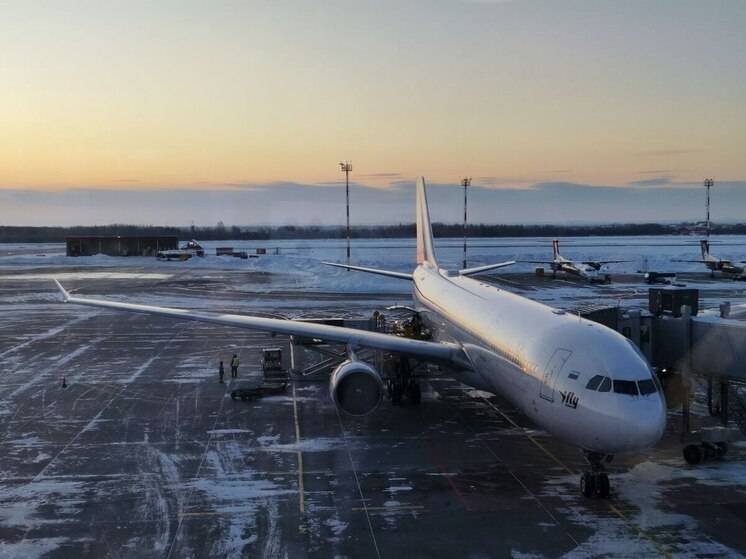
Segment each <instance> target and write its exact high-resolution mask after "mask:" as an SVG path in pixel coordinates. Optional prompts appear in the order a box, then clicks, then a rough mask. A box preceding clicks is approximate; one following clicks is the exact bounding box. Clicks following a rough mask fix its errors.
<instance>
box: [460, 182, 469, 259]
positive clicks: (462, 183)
mask: <svg viewBox="0 0 746 559" xmlns="http://www.w3.org/2000/svg"><path fill="white" fill-rule="evenodd" d="M461 185H462V186H463V187H464V265H463V266H462V267H463V268H464V269H466V223H467V222H466V208H467V205H466V190H467V189H468V188H469V186H470V185H471V177H464V178H463V179H461Z"/></svg>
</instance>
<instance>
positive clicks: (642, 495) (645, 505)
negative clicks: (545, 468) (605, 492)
mask: <svg viewBox="0 0 746 559" xmlns="http://www.w3.org/2000/svg"><path fill="white" fill-rule="evenodd" d="M745 474H746V466H744V465H743V464H739V463H727V462H724V463H717V464H712V465H709V466H707V465H706V466H703V467H698V468H691V469H689V468H682V467H681V464H680V463H679V462H674V461H670V462H666V461H661V462H657V463H656V462H642V463H640V464H638V465H636V466H635V467H634V468H632V469H631V470H629V471H627V472H623V473H620V474H615V475H614V493H615V496H614V501H615V502H616V503H617V504H616V506H617V507H618V508H619V507H621V508H622V509H626V508H627V507H625V506H624V505H623V503H629V504H630V505H632V506H633V507H634V508H635V509H637V512H635V511H634V510H632V511H630V510H626V511H625V513H624V514H625V515H626V516H627V517H628V518H629V519H630V520H631V521H632V522H633V523H634V525H636V526H638V527H639V528H640V529H641V530H642V534H641V537H638V536H636V535H634V534H633V532H631V531H630V528H629V525H628V524H627V521H626V520H625V519H624V518H622V517H621V516H619V515H616V514H610V512H609V511H607V510H603V509H598V510H597V512H596V513H595V514H594V513H593V511H592V510H589V508H588V507H586V506H583V505H584V503H583V502H582V501H580V502H579V499H582V497H579V496H578V490H577V484H578V479H577V476H576V475H567V476H558V477H553V478H548V479H547V481H546V484H545V488H544V492H543V496H546V497H559V498H560V499H561V500H562V501H563V502H564V503H565V506H564V507H560V508H559V509H558V510H559V511H560V512H562V513H563V514H566V515H567V517H568V518H569V519H570V520H571V521H572V522H573V523H574V524H576V525H579V526H584V527H587V528H588V529H589V530H591V531H592V535H591V537H590V538H588V539H587V540H585V541H583V542H581V543H580V545H579V546H578V547H577V548H576V549H574V550H572V551H571V552H569V553H567V554H566V555H565V556H564V557H566V558H568V559H569V558H575V557H587V556H589V554H591V555H593V556H596V557H598V556H607V555H608V556H613V557H630V558H632V557H634V558H637V557H659V556H660V555H661V552H660V549H661V548H660V546H661V545H662V544H664V543H665V544H666V548H669V546H672V547H673V548H675V550H676V557H681V558H688V557H692V558H693V557H741V555H740V554H739V553H737V552H736V551H735V550H732V549H730V548H728V547H727V546H725V545H722V544H720V543H717V542H715V541H713V540H710V539H709V538H705V537H701V536H700V537H697V538H690V537H687V535H689V534H700V533H701V532H700V530H699V529H698V525H697V522H696V520H695V519H694V518H692V517H690V516H687V515H685V514H681V513H674V512H671V511H670V510H669V509H668V508H667V507H666V503H667V502H668V501H669V499H668V498H667V493H669V492H674V491H687V489H688V488H690V487H691V485H692V484H703V485H723V486H729V487H739V486H741V484H742V483H743V479H744V475H745ZM611 512H612V513H613V511H611Z"/></svg>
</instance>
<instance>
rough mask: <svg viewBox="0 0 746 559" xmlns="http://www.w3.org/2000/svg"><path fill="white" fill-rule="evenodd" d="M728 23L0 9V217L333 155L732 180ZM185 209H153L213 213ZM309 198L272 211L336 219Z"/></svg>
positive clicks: (620, 183) (426, 168)
mask: <svg viewBox="0 0 746 559" xmlns="http://www.w3.org/2000/svg"><path fill="white" fill-rule="evenodd" d="M744 29H746V2H743V1H742V0H733V1H716V0H712V1H700V0H693V1H687V0H672V1H651V0H645V1H640V2H636V1H631V0H625V1H614V2H611V1H603V0H588V1H559V0H551V1H538V0H513V1H509V0H507V1H499V0H498V1H489V0H473V1H466V0H462V1H459V0H423V1H406V2H402V1H396V2H386V1H380V0H378V1H375V2H356V1H338V2H335V1H326V0H325V1H323V2H321V1H305V2H294V1H273V2H269V1H267V2H259V1H252V2H217V1H210V2H208V1H204V2H188V1H179V2H166V1H160V2H138V1H134V0H130V1H128V2H109V1H102V0H97V1H91V2H72V1H69V2H68V1H54V2H27V1H23V2H2V3H0V78H2V79H1V81H0V84H2V85H1V86H0V145H1V146H2V149H0V190H5V191H6V192H5V193H0V201H1V202H2V206H0V224H3V223H30V222H31V221H33V220H35V218H32V217H31V216H28V215H23V213H22V212H26V211H34V208H37V209H38V211H39V212H40V214H39V215H44V216H47V215H49V216H50V217H49V220H52V221H54V220H55V219H56V222H57V223H94V222H98V223H101V222H102V221H103V222H106V221H109V220H113V221H122V222H132V223H138V222H150V221H152V220H153V219H157V218H158V215H157V214H153V213H152V212H150V213H148V212H146V211H144V210H141V209H138V207H137V204H135V203H133V204H132V205H130V206H127V205H120V206H117V207H110V205H111V204H113V203H115V202H116V200H119V199H120V198H117V197H112V195H110V196H109V197H108V198H107V194H106V192H101V191H111V190H117V191H131V190H148V191H153V192H155V193H158V196H161V195H162V194H163V191H164V190H169V189H175V190H174V195H177V193H181V192H183V191H184V190H193V191H197V192H196V193H195V196H196V198H195V199H197V198H199V196H200V195H202V196H203V197H204V196H207V195H208V194H214V195H215V196H216V198H215V200H225V201H226V203H228V201H229V200H230V199H231V198H230V196H231V195H230V192H229V191H233V190H239V191H241V192H242V193H245V192H251V191H252V190H255V189H257V188H258V189H260V190H262V191H264V190H266V189H269V190H270V192H271V189H272V188H273V187H275V186H276V187H277V192H279V191H280V190H282V189H283V185H287V184H292V185H307V186H308V187H309V188H308V190H307V192H308V194H309V196H313V192H316V191H317V190H318V188H319V187H321V186H324V185H329V184H334V183H335V182H336V181H339V180H340V178H341V173H340V172H339V167H338V162H339V161H340V160H342V159H349V160H351V161H352V163H353V166H354V171H353V179H354V181H355V184H356V185H357V187H358V188H360V189H365V190H367V189H366V188H365V187H373V188H388V189H394V190H396V189H397V188H400V187H401V185H402V184H404V183H407V181H413V179H414V177H415V176H416V175H419V174H423V175H425V176H427V177H428V179H429V180H430V181H431V182H434V183H442V184H455V183H457V182H458V179H459V178H460V177H461V176H463V175H470V176H472V177H474V184H475V185H481V186H484V187H486V188H495V189H500V190H503V189H528V190H531V189H534V190H535V189H536V188H537V187H536V185H539V186H541V185H542V184H546V183H552V184H554V183H563V184H571V185H584V186H588V187H593V186H597V187H618V188H624V189H626V190H630V191H632V190H634V189H644V188H649V187H655V188H656V189H658V190H660V191H664V193H665V190H666V189H672V190H674V189H681V188H687V185H689V186H690V187H692V188H693V187H694V185H698V184H701V180H702V178H704V177H706V176H711V175H712V176H714V177H715V179H716V181H718V182H724V183H729V184H731V186H732V185H738V184H741V183H743V181H744V180H746V153H745V151H746V150H744V148H745V147H746V32H744ZM285 188H286V186H285ZM326 188H332V187H331V186H326ZM153 189H155V190H153ZM71 190H72V191H73V192H70V193H69V194H70V195H71V198H69V200H71V199H79V198H80V197H83V198H85V197H86V196H88V198H87V199H89V200H91V205H90V206H89V207H87V209H85V210H82V209H81V208H80V207H79V205H77V204H66V205H64V206H60V205H55V204H59V202H55V201H59V200H64V196H60V191H63V192H67V191H71ZM295 190H296V191H297V192H298V196H300V197H302V196H303V192H304V191H303V190H302V189H300V190H299V189H298V188H296V189H295ZM227 191H228V194H226V192H227ZM45 193H48V195H45ZM200 193H201V194H200ZM119 194H121V193H117V195H119ZM126 196H127V194H126V192H125V193H124V197H125V198H126ZM76 197H77V198H76ZM190 199H191V198H190ZM267 199H268V200H270V202H266V203H272V202H271V200H272V198H271V196H270V197H268V198H267ZM280 199H281V196H280V197H279V198H278V199H277V204H280ZM391 199H392V200H393V199H394V198H391ZM19 200H24V202H23V204H21V203H20V202H19ZM29 200H33V203H29V202H28V201H29ZM14 201H15V202H14ZM295 201H296V202H297V200H295ZM574 203H577V201H576V202H574ZM24 204H25V205H24ZM97 204H98V205H97ZM194 204H195V205H194V206H193V209H194V211H193V212H192V215H186V214H188V213H189V212H190V210H189V207H188V206H185V205H184V204H178V208H179V209H178V212H179V213H174V212H175V211H176V210H169V209H165V210H163V213H162V214H160V215H161V216H162V219H163V221H168V222H174V223H189V222H190V221H191V220H195V221H197V222H204V223H214V220H215V217H216V215H219V214H220V210H219V208H216V209H215V210H214V212H211V213H209V214H201V213H200V211H199V208H200V204H201V203H200V202H195V203H194ZM557 204H558V206H557V207H558V213H557V215H558V216H562V215H566V214H564V212H563V211H562V210H563V206H562V201H561V200H559V201H558V202H557ZM140 205H141V204H140ZM97 208H99V209H100V210H101V211H100V213H99V214H97V213H96V210H97ZM312 208H313V209H312ZM379 210H380V211H383V212H385V207H383V208H382V209H380V208H379ZM399 210H400V208H398V209H397V211H396V212H392V214H393V213H396V214H397V215H399V214H400V213H401V212H400V211H399ZM117 211H118V212H119V213H117ZM230 211H233V212H235V208H233V209H232V210H230ZM300 211H303V210H302V206H301V210H300ZM308 211H309V212H311V213H309V215H306V216H301V217H299V216H297V215H286V214H289V213H290V212H295V213H297V212H298V209H297V207H296V206H293V207H291V206H287V209H286V210H283V207H282V206H281V205H278V206H277V207H275V208H274V210H273V214H272V215H273V216H274V217H273V220H275V221H277V222H299V221H309V222H311V221H313V222H324V223H339V222H340V219H339V218H338V217H337V216H332V215H325V213H324V210H323V208H317V207H316V206H313V205H312V204H310V205H309V206H308ZM366 211H368V210H366V209H364V208H361V209H359V210H358V214H357V216H358V217H359V218H360V220H361V221H367V222H372V221H386V219H383V218H381V216H376V215H372V214H369V213H365V212H366ZM604 211H605V210H603V208H602V211H601V215H600V219H612V218H617V219H616V220H619V218H620V217H622V216H620V214H619V213H618V212H617V211H615V209H614V208H613V207H609V208H608V212H607V213H608V216H607V215H604ZM169 212H171V213H169ZM228 213H230V212H228ZM683 213H686V212H682V215H681V218H682V219H683V218H688V217H690V216H689V215H688V214H687V215H683ZM745 213H746V212H745ZM230 215H233V214H230ZM245 215H246V216H247V218H248V216H249V214H245ZM353 215H355V214H354V212H353ZM542 215H543V214H541V212H538V211H537V213H536V216H531V215H526V216H524V218H523V219H525V220H526V221H528V222H530V221H538V220H545V219H543V218H542ZM55 216H56V217H55ZM104 216H106V217H104ZM363 217H365V219H363ZM581 217H582V216H581ZM633 217H634V215H632V216H631V217H630V218H629V219H632V218H633ZM487 218H489V215H487ZM234 220H240V214H237V215H236V217H235V218H234ZM225 221H226V222H228V221H231V219H230V218H229V219H226V220H225ZM557 221H562V219H559V218H558V219H557Z"/></svg>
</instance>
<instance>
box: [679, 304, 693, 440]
mask: <svg viewBox="0 0 746 559" xmlns="http://www.w3.org/2000/svg"><path fill="white" fill-rule="evenodd" d="M691 315H692V308H691V307H690V306H689V305H682V306H681V318H682V325H683V327H684V332H683V334H684V335H683V340H684V342H685V344H686V347H687V348H691V347H692V321H691V320H690V318H691ZM681 368H682V370H681V372H682V374H683V379H682V380H683V381H684V382H683V383H682V384H683V388H684V399H683V400H682V402H681V438H682V440H684V439H685V438H686V437H688V436H689V433H690V432H691V422H690V417H689V410H690V405H689V397H690V395H691V386H690V385H691V378H692V358H691V351H689V350H687V352H686V355H685V356H684V358H683V359H682V360H681Z"/></svg>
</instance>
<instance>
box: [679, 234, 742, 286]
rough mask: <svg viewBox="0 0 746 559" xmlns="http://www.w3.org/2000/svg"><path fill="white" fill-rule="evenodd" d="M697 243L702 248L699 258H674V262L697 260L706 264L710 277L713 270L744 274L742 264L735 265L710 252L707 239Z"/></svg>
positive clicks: (734, 274)
mask: <svg viewBox="0 0 746 559" xmlns="http://www.w3.org/2000/svg"><path fill="white" fill-rule="evenodd" d="M699 245H700V249H701V250H702V259H701V260H674V262H697V263H700V264H704V265H705V266H707V269H708V270H710V277H715V272H722V273H724V274H727V275H732V276H736V277H738V278H740V277H742V276H743V275H744V270H745V268H744V267H743V266H736V265H735V264H733V263H732V262H731V261H730V260H721V259H720V258H718V257H716V256H713V255H712V254H710V241H709V240H707V239H702V240H701V241H699Z"/></svg>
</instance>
